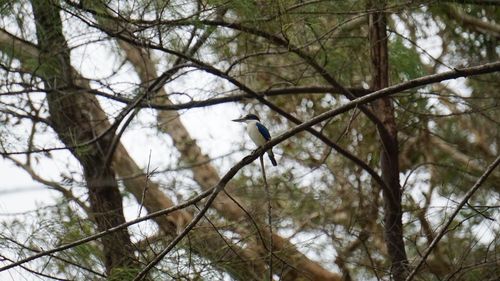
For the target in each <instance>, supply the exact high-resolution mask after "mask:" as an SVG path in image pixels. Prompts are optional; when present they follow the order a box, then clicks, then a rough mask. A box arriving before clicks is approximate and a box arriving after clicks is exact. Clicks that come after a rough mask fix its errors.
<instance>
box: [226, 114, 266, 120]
mask: <svg viewBox="0 0 500 281" xmlns="http://www.w3.org/2000/svg"><path fill="white" fill-rule="evenodd" d="M252 120H255V121H260V119H259V117H257V115H255V114H248V115H246V116H244V117H243V118H239V119H234V120H232V121H233V122H248V121H252Z"/></svg>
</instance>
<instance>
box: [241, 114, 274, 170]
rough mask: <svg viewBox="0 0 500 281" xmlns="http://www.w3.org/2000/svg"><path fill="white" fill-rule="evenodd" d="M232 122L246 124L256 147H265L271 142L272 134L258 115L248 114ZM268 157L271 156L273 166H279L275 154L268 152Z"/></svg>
mask: <svg viewBox="0 0 500 281" xmlns="http://www.w3.org/2000/svg"><path fill="white" fill-rule="evenodd" d="M232 121H234V122H243V123H246V124H247V133H248V135H249V136H250V138H251V139H252V141H253V142H254V143H255V145H257V146H258V147H261V146H263V145H265V144H266V142H268V141H269V140H271V134H269V131H268V130H267V128H266V127H265V126H264V125H262V123H260V119H259V117H257V115H255V114H248V115H247V116H245V117H243V118H240V119H234V120H232ZM267 155H268V156H269V159H270V160H271V163H273V166H277V165H278V163H276V159H274V154H273V151H272V150H271V149H269V150H268V151H267Z"/></svg>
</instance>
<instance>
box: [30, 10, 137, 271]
mask: <svg viewBox="0 0 500 281" xmlns="http://www.w3.org/2000/svg"><path fill="white" fill-rule="evenodd" d="M56 4H57V3H53V2H52V1H32V6H33V13H34V16H35V20H36V23H37V26H36V28H37V39H38V45H39V49H40V56H39V62H40V65H39V67H38V72H39V73H40V74H41V76H43V77H44V87H45V90H46V92H47V102H48V106H49V113H50V120H51V121H52V124H53V129H54V130H55V132H56V133H57V134H58V135H59V138H60V139H61V141H62V142H63V143H64V144H65V145H66V146H68V147H70V149H69V150H70V151H71V153H72V154H73V155H74V156H75V157H76V158H77V159H78V161H79V162H80V164H81V165H82V167H83V171H84V177H85V181H86V183H87V188H88V191H89V201H90V204H91V208H92V211H93V212H94V214H93V215H94V217H95V220H96V223H97V229H98V230H99V231H104V230H106V229H108V228H111V227H114V226H117V225H120V224H122V223H124V222H125V218H124V216H123V207H122V197H121V194H120V191H119V189H118V183H117V181H116V178H115V172H114V171H113V169H112V168H111V167H109V165H108V166H104V165H105V164H104V163H105V162H106V160H105V157H106V150H107V148H108V145H109V142H110V139H111V137H112V136H111V135H107V136H105V137H102V138H99V139H98V140H97V141H96V142H94V143H92V144H90V145H86V146H83V147H76V148H75V146H76V145H78V144H82V143H85V142H87V141H89V140H92V139H94V138H95V137H96V136H97V135H98V134H97V133H96V131H95V129H94V126H95V124H96V123H99V122H102V120H93V119H92V116H91V114H88V112H90V109H88V108H89V107H92V106H94V105H93V104H88V103H86V101H87V100H86V99H85V98H84V97H83V94H82V93H79V92H77V91H76V90H74V89H75V87H74V75H73V70H72V67H71V63H70V53H69V48H68V46H67V44H66V40H65V38H64V35H63V33H62V22H61V19H60V16H59V12H60V11H59V8H58V7H57V5H56ZM102 246H103V250H104V258H105V260H104V261H105V266H106V272H107V273H108V274H110V273H111V271H112V270H113V269H115V268H118V267H129V266H130V265H131V264H134V263H135V258H134V254H133V249H132V243H131V241H130V236H129V234H128V231H127V229H126V228H125V229H122V230H120V231H117V232H114V233H112V234H110V235H107V236H104V237H103V238H102Z"/></svg>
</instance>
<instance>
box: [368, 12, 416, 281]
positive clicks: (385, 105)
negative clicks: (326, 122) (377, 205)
mask: <svg viewBox="0 0 500 281" xmlns="http://www.w3.org/2000/svg"><path fill="white" fill-rule="evenodd" d="M372 4H374V5H371V6H372V7H370V8H376V9H377V11H376V12H373V13H371V14H370V15H369V23H370V27H369V40H370V50H371V52H370V53H371V61H372V69H373V70H372V73H373V81H372V88H373V90H374V91H376V90H379V89H383V88H386V87H388V86H389V71H388V69H389V62H388V61H389V60H388V52H387V34H386V25H387V19H386V16H385V14H384V12H383V8H384V6H385V5H384V4H378V3H377V4H375V3H372ZM373 108H374V111H375V114H376V115H377V117H378V118H379V119H380V120H381V121H382V125H379V127H378V128H377V129H378V132H379V135H380V140H381V143H382V150H381V155H380V166H381V170H382V179H383V180H384V182H385V184H386V185H387V187H388V189H384V190H383V196H384V211H385V214H384V229H385V241H386V246H387V252H388V254H389V257H390V261H391V274H392V276H393V278H394V280H398V281H399V280H404V279H405V276H406V274H407V263H408V261H407V258H406V251H405V245H404V241H403V224H402V214H403V213H402V208H401V195H402V194H401V186H400V184H399V145H398V139H397V133H398V132H397V127H396V120H395V118H394V107H393V105H392V100H391V98H389V97H386V98H382V99H379V100H377V101H375V102H374V103H373ZM381 126H383V127H381Z"/></svg>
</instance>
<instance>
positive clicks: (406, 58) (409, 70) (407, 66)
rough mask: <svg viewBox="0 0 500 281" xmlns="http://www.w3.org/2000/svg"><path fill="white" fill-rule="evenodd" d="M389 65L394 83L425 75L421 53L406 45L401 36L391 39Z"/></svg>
mask: <svg viewBox="0 0 500 281" xmlns="http://www.w3.org/2000/svg"><path fill="white" fill-rule="evenodd" d="M389 50H390V51H389V65H390V69H391V74H392V75H391V76H392V77H393V79H394V81H393V83H400V82H404V81H408V80H412V79H415V78H418V77H421V76H424V75H425V71H424V67H423V64H422V62H421V61H420V55H419V54H418V53H417V52H416V50H415V49H414V48H408V47H406V46H405V45H404V43H403V39H402V38H401V37H396V39H395V40H390V41H389Z"/></svg>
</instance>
